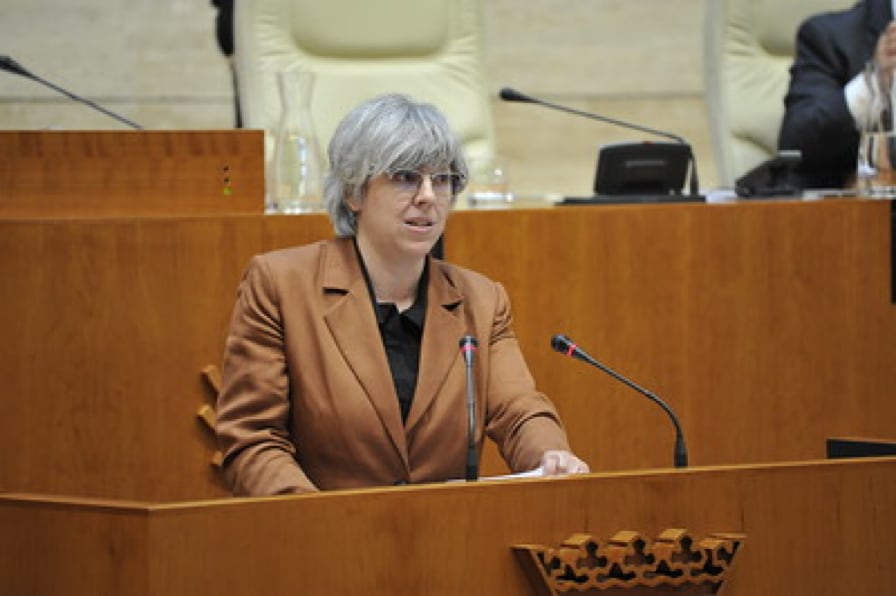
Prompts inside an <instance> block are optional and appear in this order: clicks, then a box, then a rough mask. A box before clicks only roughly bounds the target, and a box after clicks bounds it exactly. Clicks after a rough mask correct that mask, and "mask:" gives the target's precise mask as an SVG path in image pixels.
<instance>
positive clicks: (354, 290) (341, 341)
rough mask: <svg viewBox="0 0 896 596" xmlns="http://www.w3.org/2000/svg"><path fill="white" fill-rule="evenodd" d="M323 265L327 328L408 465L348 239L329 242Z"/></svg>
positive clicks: (364, 291)
mask: <svg viewBox="0 0 896 596" xmlns="http://www.w3.org/2000/svg"><path fill="white" fill-rule="evenodd" d="M321 269H322V270H321V280H322V286H323V287H322V291H323V292H324V294H325V295H326V296H325V298H328V299H329V300H328V304H329V306H328V307H327V309H326V311H325V313H324V320H325V321H326V324H327V327H328V328H329V329H330V333H332V334H333V339H334V341H335V342H336V345H337V346H338V347H339V350H340V351H341V352H342V355H343V356H344V357H345V361H346V362H347V363H348V366H349V368H351V370H352V372H353V373H354V375H355V378H357V379H358V382H359V383H360V384H361V386H362V387H363V388H364V391H365V392H366V393H367V397H368V398H369V399H370V401H371V403H372V404H373V407H374V409H375V410H376V412H377V415H378V416H379V418H380V421H381V422H382V424H383V427H385V429H386V432H387V433H388V434H389V437H390V438H391V439H392V443H393V444H394V445H395V449H396V450H397V451H398V453H399V455H400V456H401V458H402V459H403V460H404V463H405V465H406V466H407V465H408V450H407V441H406V439H405V434H404V428H403V426H402V423H401V413H400V411H399V409H398V396H397V395H396V393H395V384H394V382H393V381H392V373H391V372H390V370H389V362H388V361H387V360H386V353H385V350H384V349H383V343H382V341H381V339H380V335H379V333H378V332H377V329H378V327H377V323H376V318H375V317H374V314H373V307H372V303H371V301H370V294H369V292H368V290H367V284H366V282H365V281H364V274H363V273H362V272H361V268H360V265H359V263H358V258H357V255H356V254H355V248H354V246H353V244H352V241H351V239H347V238H345V239H339V240H336V241H334V242H329V243H327V244H326V247H325V250H324V253H323V257H322V258H321ZM369 331H373V332H374V333H370V332H369Z"/></svg>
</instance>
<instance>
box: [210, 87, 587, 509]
mask: <svg viewBox="0 0 896 596" xmlns="http://www.w3.org/2000/svg"><path fill="white" fill-rule="evenodd" d="M329 159H330V171H329V173H328V175H327V178H326V181H325V189H324V203H325V205H326V206H327V210H328V212H329V214H330V218H331V220H332V221H333V224H334V227H335V230H336V234H337V238H335V239H332V240H326V241H321V242H318V243H315V244H311V245H306V246H300V247H294V248H287V249H283V250H277V251H274V252H270V253H267V254H263V255H259V256H256V257H254V258H253V259H252V261H251V263H250V264H249V265H248V267H247V269H246V272H245V274H244V277H243V280H242V282H241V284H240V287H239V291H238V298H237V303H236V306H235V308H234V313H233V318H232V322H231V326H230V331H229V333H228V336H227V341H226V348H225V356H224V363H223V367H222V377H223V381H222V388H221V392H220V394H219V397H218V407H217V433H218V437H219V440H220V443H221V446H222V450H223V453H224V459H223V469H224V471H225V473H226V476H227V478H228V479H229V481H230V483H231V485H232V487H233V490H234V492H235V493H237V494H242V495H269V494H278V493H295V492H308V491H316V490H324V489H341V488H355V487H367V486H384V485H393V484H405V483H420V482H440V481H446V480H450V479H461V478H464V477H465V470H466V461H467V445H468V428H469V425H468V416H467V412H468V410H467V407H466V404H467V401H466V396H467V385H466V368H465V364H464V358H463V357H462V354H461V352H460V350H459V340H460V339H461V338H462V337H463V336H465V335H472V336H474V337H476V338H478V342H479V347H478V353H477V356H476V380H475V384H476V395H477V397H478V403H477V405H476V443H477V445H478V446H481V445H482V442H483V440H484V438H485V437H486V436H488V437H489V438H491V439H492V440H494V441H495V442H496V443H497V445H498V448H499V450H500V452H501V455H502V456H503V458H504V459H505V461H506V462H507V464H508V466H509V467H510V469H511V471H513V472H523V471H528V470H531V469H534V468H537V467H539V466H541V467H542V469H543V472H544V473H546V474H562V473H578V472H587V471H588V466H587V465H586V464H585V463H584V462H583V461H582V460H580V459H579V458H578V457H576V456H575V455H573V454H572V452H571V451H570V449H569V444H568V441H567V437H566V433H565V431H564V429H563V426H562V425H561V422H560V419H559V417H558V415H557V411H556V409H555V408H554V406H553V405H552V404H551V402H550V401H549V400H548V398H547V397H545V396H544V395H543V394H541V393H540V392H538V391H537V390H536V388H535V384H534V382H533V379H532V376H531V374H530V373H529V370H528V368H527V366H526V363H525V362H524V360H523V356H522V353H521V351H520V347H519V345H518V343H517V340H516V337H515V335H514V333H513V329H512V327H511V322H512V317H511V311H510V303H509V301H508V298H507V295H506V293H505V291H504V288H503V287H502V286H501V284H500V283H497V282H495V281H492V280H490V279H488V278H486V277H484V276H482V275H480V274H478V273H475V272H473V271H470V270H467V269H464V268H461V267H457V266H454V265H451V264H448V263H446V262H443V261H441V260H439V259H436V258H434V257H433V256H432V255H431V250H432V248H433V245H434V244H435V243H436V241H437V240H438V239H439V237H440V236H441V235H442V232H443V231H444V229H445V224H446V221H447V219H448V215H449V212H450V209H451V206H452V204H453V203H454V200H455V198H456V196H457V194H458V193H459V192H461V191H462V190H463V188H464V185H465V184H466V178H467V166H466V162H465V160H464V157H463V153H462V149H461V145H460V142H459V140H458V139H457V137H456V136H455V134H454V133H453V132H452V131H451V130H450V128H449V126H448V123H447V122H446V120H445V118H444V116H443V115H442V114H441V113H440V112H439V111H438V110H436V108H434V107H433V106H432V105H430V104H422V103H417V102H415V101H414V100H412V99H410V98H408V97H406V96H402V95H386V96H381V97H378V98H374V99H372V100H370V101H368V102H365V103H363V104H361V105H360V106H359V107H357V108H356V109H354V110H353V111H351V112H350V113H349V114H348V115H347V116H346V117H345V118H344V119H343V120H342V122H341V123H340V124H339V126H338V127H337V129H336V131H335V133H334V134H333V137H332V139H331V141H330V145H329Z"/></svg>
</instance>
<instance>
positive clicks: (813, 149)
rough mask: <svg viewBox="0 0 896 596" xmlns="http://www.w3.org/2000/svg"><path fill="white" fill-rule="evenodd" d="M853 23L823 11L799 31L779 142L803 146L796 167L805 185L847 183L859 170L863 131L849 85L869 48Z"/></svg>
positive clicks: (781, 146) (804, 24)
mask: <svg viewBox="0 0 896 596" xmlns="http://www.w3.org/2000/svg"><path fill="white" fill-rule="evenodd" d="M853 29H854V28H853V27H852V26H851V25H850V24H849V22H847V21H846V20H845V19H844V18H841V17H832V16H831V15H823V16H820V17H813V18H810V19H808V20H807V21H805V22H804V23H803V24H802V25H801V26H800V28H799V31H798V33H797V54H796V58H795V59H794V63H793V66H792V67H791V69H790V74H791V79H790V87H789V89H788V92H787V96H786V98H785V108H786V110H785V114H784V119H783V122H782V124H781V130H780V135H779V138H778V146H779V148H781V149H798V150H800V151H801V152H802V162H801V164H800V166H799V168H798V170H797V171H798V172H799V173H800V174H801V175H802V176H803V177H804V179H805V182H806V184H805V186H809V187H812V186H814V187H820V186H842V185H843V184H844V183H845V182H846V179H847V178H848V177H849V176H850V175H851V174H852V173H853V172H854V171H855V167H856V163H855V162H856V154H857V151H858V143H859V135H858V131H857V129H856V124H855V121H854V119H853V116H852V114H851V113H850V112H849V108H848V106H847V104H846V97H845V95H844V87H845V86H846V84H847V83H848V82H849V81H850V80H851V79H852V78H853V77H854V76H855V75H856V74H858V72H860V71H861V68H862V65H863V64H864V61H865V60H867V56H865V57H862V56H861V54H863V53H865V52H867V50H863V49H862V48H860V47H858V46H859V44H860V39H862V36H860V35H859V34H858V32H857V31H853ZM850 46H853V47H850Z"/></svg>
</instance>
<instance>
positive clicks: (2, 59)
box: [0, 56, 31, 77]
mask: <svg viewBox="0 0 896 596" xmlns="http://www.w3.org/2000/svg"><path fill="white" fill-rule="evenodd" d="M0 70H5V71H8V72H11V73H14V74H17V75H22V76H23V77H30V76H31V73H30V72H28V71H27V70H25V67H24V66H22V65H21V64H19V63H18V62H16V61H15V60H13V59H12V58H10V57H9V56H0Z"/></svg>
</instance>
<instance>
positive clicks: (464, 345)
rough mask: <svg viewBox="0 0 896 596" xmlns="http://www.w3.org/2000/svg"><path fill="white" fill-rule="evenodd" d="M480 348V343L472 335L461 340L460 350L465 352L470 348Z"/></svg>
mask: <svg viewBox="0 0 896 596" xmlns="http://www.w3.org/2000/svg"><path fill="white" fill-rule="evenodd" d="M471 347H472V348H478V347H479V342H478V341H477V340H476V338H475V337H473V336H472V335H465V336H463V337H462V338H460V349H461V350H465V349H468V348H471Z"/></svg>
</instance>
